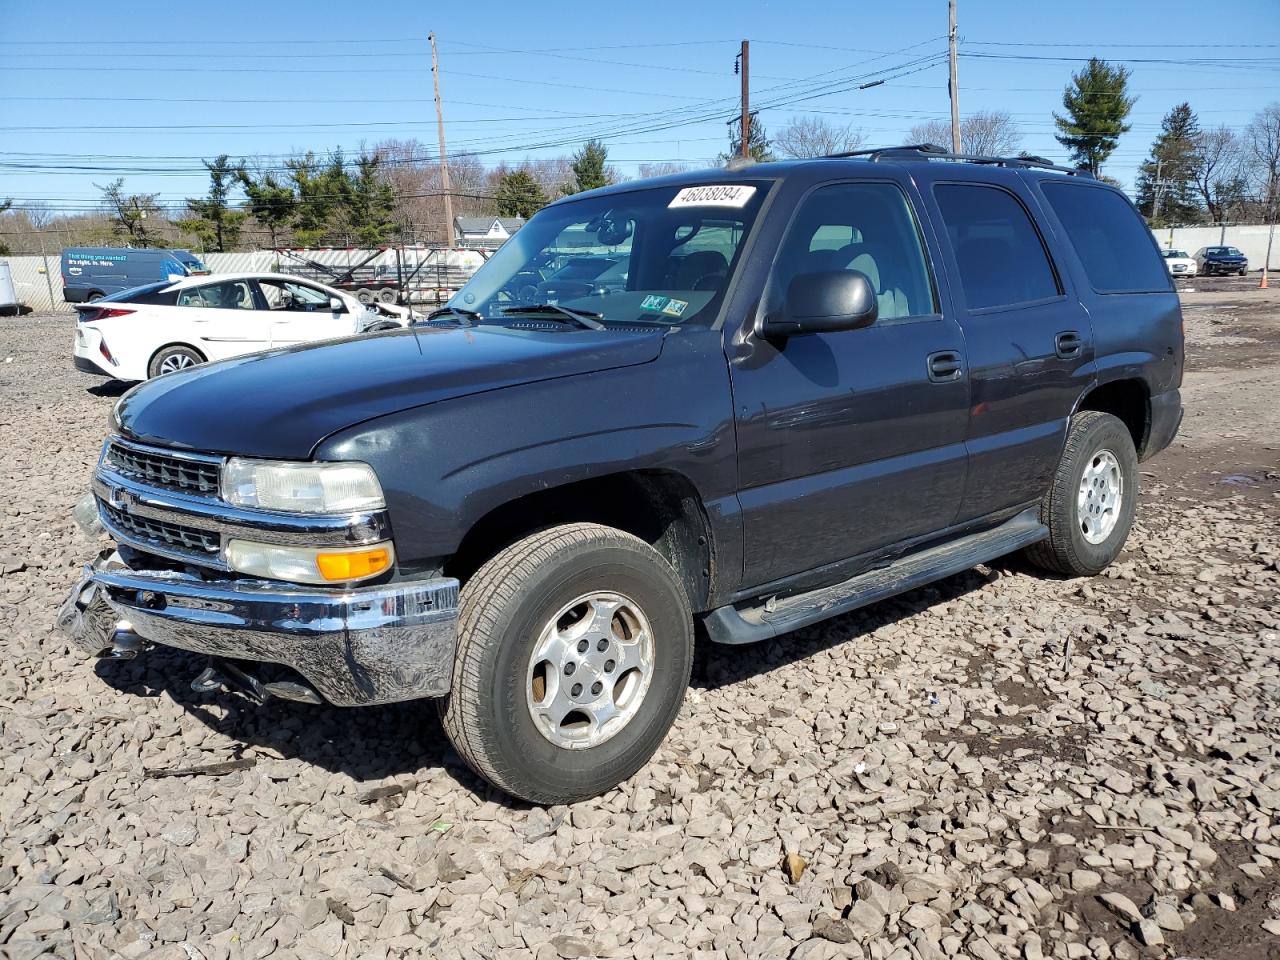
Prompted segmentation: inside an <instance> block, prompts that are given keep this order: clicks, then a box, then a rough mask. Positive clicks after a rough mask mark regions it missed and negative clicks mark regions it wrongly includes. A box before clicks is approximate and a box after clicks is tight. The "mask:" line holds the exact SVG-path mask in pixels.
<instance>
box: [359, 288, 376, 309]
mask: <svg viewBox="0 0 1280 960" xmlns="http://www.w3.org/2000/svg"><path fill="white" fill-rule="evenodd" d="M356 299H357V300H359V301H360V302H361V303H363V304H364V305H365V306H366V307H367V306H368V305H369V304H371V303H373V301H374V293H373V291H372V290H357V291H356Z"/></svg>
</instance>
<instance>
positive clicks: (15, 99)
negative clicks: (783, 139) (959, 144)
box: [0, 0, 1280, 209]
mask: <svg viewBox="0 0 1280 960" xmlns="http://www.w3.org/2000/svg"><path fill="white" fill-rule="evenodd" d="M362 9H364V10H367V11H368V16H367V17H362V16H361V15H360V11H361V10H362ZM959 9H960V17H959V22H960V31H959V32H960V36H961V38H962V46H961V61H960V87H961V109H962V112H963V113H969V112H973V111H977V110H984V109H985V110H992V109H999V110H1006V111H1008V112H1010V113H1011V114H1012V115H1013V117H1014V119H1015V121H1016V122H1017V124H1018V126H1019V128H1020V130H1021V132H1022V134H1023V143H1024V147H1025V148H1026V149H1028V150H1030V151H1031V152H1033V153H1039V154H1043V155H1045V156H1048V157H1050V158H1054V159H1059V160H1062V159H1065V155H1064V153H1063V151H1062V149H1061V148H1060V147H1059V145H1058V144H1057V143H1056V142H1055V141H1054V140H1053V136H1052V134H1053V127H1052V120H1051V117H1050V114H1051V112H1052V111H1053V110H1054V109H1055V108H1058V107H1059V106H1060V98H1061V90H1062V87H1063V85H1064V84H1065V83H1066V81H1067V79H1068V77H1069V75H1070V73H1071V72H1072V70H1074V69H1077V68H1078V67H1079V65H1080V64H1079V63H1078V62H1076V61H1077V60H1079V59H1082V58H1087V57H1088V56H1090V55H1098V56H1103V57H1105V58H1107V59H1110V60H1115V61H1127V62H1129V65H1130V67H1131V69H1132V70H1133V80H1132V84H1133V89H1134V91H1135V92H1136V93H1137V94H1138V95H1139V98H1140V99H1139V101H1138V104H1137V106H1136V107H1135V108H1134V112H1133V115H1132V117H1131V122H1132V123H1133V130H1132V132H1130V133H1129V134H1127V135H1126V136H1125V137H1124V138H1123V139H1122V140H1121V142H1120V146H1119V149H1118V150H1117V151H1116V153H1115V154H1114V155H1113V156H1112V158H1111V159H1110V160H1109V161H1108V163H1107V164H1106V166H1105V167H1104V172H1106V173H1108V174H1110V175H1111V176H1114V177H1116V178H1118V179H1119V180H1121V181H1122V182H1123V183H1125V184H1126V185H1127V186H1128V185H1131V184H1132V181H1133V177H1134V172H1135V167H1136V165H1137V164H1138V162H1139V161H1140V160H1141V159H1142V158H1143V157H1144V156H1145V154H1146V152H1147V149H1148V147H1149V145H1150V142H1151V139H1152V137H1153V136H1154V134H1155V133H1156V131H1157V129H1158V126H1159V122H1160V118H1161V117H1162V115H1163V114H1164V113H1165V111H1167V110H1168V109H1169V107H1171V106H1172V105H1174V104H1176V103H1178V102H1180V101H1182V100H1184V99H1185V100H1189V101H1190V103H1191V105H1192V107H1193V108H1194V109H1195V110H1196V111H1197V113H1198V114H1199V117H1200V121H1201V124H1202V125H1203V126H1206V127H1207V126H1216V125H1218V124H1226V125H1228V126H1231V127H1235V128H1239V127H1241V126H1243V125H1244V124H1245V123H1246V122H1247V121H1248V119H1249V117H1250V116H1251V115H1252V114H1253V113H1254V111H1256V110H1257V109H1258V108H1260V107H1262V106H1264V105H1265V104H1267V103H1269V102H1271V101H1274V100H1277V99H1280V16H1278V15H1280V4H1277V2H1276V0H1238V2H1235V3H1233V4H1231V5H1230V12H1229V14H1228V15H1223V16H1217V15H1213V16H1209V17H1206V16H1204V13H1205V9H1206V8H1205V5H1204V4H1203V3H1201V2H1182V0H1165V2H1145V0H1143V2H1134V0H1109V2H1098V0H1073V2H1070V3H1028V2H1026V0H981V2H979V0H960V4H959ZM1211 9H1214V10H1218V11H1222V10H1224V9H1225V8H1223V7H1221V6H1220V5H1214V6H1211ZM946 27H947V4H946V0H927V2H924V0H895V2H892V3H867V2H861V3H859V2H853V3H850V2H845V3H815V2H809V3H800V2H794V0H793V2H791V3H786V2H774V3H770V2H752V0H736V2H727V0H700V2H696V3H692V2H688V0H685V2H679V3H677V2H669V0H647V2H644V3H637V4H626V3H612V4H611V3H591V4H587V3H556V4H550V3H543V4H529V3H513V2H507V0H489V2H472V3H463V2H460V3H430V4H428V3H422V2H405V0H382V2H380V3H377V4H371V5H368V6H366V7H363V8H362V7H361V6H360V5H358V4H353V3H350V2H344V3H337V2H329V0H311V2H308V3H305V4H302V3H297V2H290V3H270V2H257V3H248V2H244V0H230V2H227V0H223V2H219V3H214V4H209V3H206V4H194V5H191V4H185V5H175V4H173V3H172V2H165V3H159V2H151V0H131V2H128V3H114V4H99V3H84V2H71V3H66V4H62V5H60V6H59V7H58V8H57V10H56V13H51V11H50V8H49V7H47V6H46V5H43V4H35V3H30V2H27V0H0V164H2V165H3V166H0V198H4V197H10V196H11V197H14V198H16V202H17V203H18V204H22V203H23V202H25V201H28V200H35V199H40V200H48V201H51V206H53V207H55V208H68V209H70V208H74V207H76V206H84V205H86V204H91V203H92V202H93V201H94V200H96V199H97V198H98V196H99V192H98V191H97V190H95V188H94V186H93V184H94V183H95V182H97V183H106V182H108V181H110V180H111V179H112V178H113V177H114V176H116V175H125V176H126V188H127V189H128V190H129V191H130V192H144V191H146V192H151V191H155V192H158V193H160V201H161V202H162V203H165V202H174V201H178V200H181V198H183V197H186V196H192V195H199V194H201V193H202V192H203V191H204V188H205V186H206V183H207V178H206V177H205V176H204V175H203V174H202V173H201V172H199V171H200V165H199V159H198V158H200V157H210V156H213V155H215V154H217V153H219V152H227V153H230V154H231V155H232V156H233V157H240V156H250V157H251V156H254V155H262V156H266V157H270V158H272V159H273V160H275V159H277V158H279V157H280V156H282V155H286V154H289V153H291V152H295V151H301V150H306V149H314V150H317V151H325V150H328V149H330V148H332V147H335V146H341V147H344V148H346V149H347V150H349V151H355V150H357V149H358V148H359V146H360V145H361V143H362V142H363V143H367V144H372V143H374V142H376V141H378V140H381V139H384V138H387V137H399V138H408V137H417V138H419V139H420V140H422V141H423V142H424V143H425V144H428V145H429V147H430V148H431V150H432V152H434V144H435V136H436V133H435V122H434V119H435V118H434V108H433V104H432V99H431V75H430V69H429V67H430V57H429V53H428V46H427V40H426V37H427V34H428V32H430V31H431V30H434V31H435V32H436V34H437V36H438V38H439V47H440V55H441V63H442V69H443V93H444V97H445V110H446V113H445V117H446V131H447V135H448V138H449V149H450V152H451V153H453V152H460V151H463V150H472V151H475V152H478V153H480V155H481V156H482V157H483V159H484V160H486V161H487V162H490V163H492V162H496V161H498V160H503V159H505V160H508V161H518V160H520V159H522V158H524V157H532V158H538V157H547V156H553V155H555V154H558V153H567V152H569V151H570V150H572V149H573V146H574V144H575V143H578V142H581V140H583V139H585V138H586V137H587V136H589V135H591V134H599V135H603V136H604V138H605V139H606V142H607V143H608V144H609V148H610V159H611V161H612V162H614V163H615V164H616V165H617V166H619V167H620V168H621V169H622V171H623V172H624V173H627V174H634V173H635V170H636V167H637V166H638V164H639V163H641V162H654V161H663V160H672V161H683V162H687V163H693V164H704V163H707V162H709V161H711V160H713V158H714V157H715V155H716V154H717V153H718V152H719V151H721V150H722V149H724V145H725V130H726V128H725V120H726V119H727V118H728V117H729V116H731V115H733V113H734V111H735V109H736V102H737V95H738V78H737V77H735V76H734V73H733V62H734V57H735V55H736V54H737V52H738V41H739V40H740V39H742V38H747V39H750V40H751V67H752V90H753V94H752V95H753V104H754V105H759V106H761V107H762V108H763V109H762V114H761V118H762V120H763V122H764V124H765V125H766V128H768V129H774V130H776V129H777V128H778V127H780V126H782V125H783V124H784V123H785V122H786V121H787V119H788V118H790V117H791V116H793V115H796V114H800V113H803V112H817V113H818V114H819V115H820V116H822V117H823V118H824V119H826V120H829V121H832V122H835V123H846V122H847V123H852V124H854V125H855V126H858V127H861V128H862V129H863V130H864V131H865V132H866V134H867V137H868V142H869V143H871V144H873V145H874V144H890V143H897V142H902V141H903V140H904V138H905V137H906V134H907V130H908V129H909V128H910V127H911V126H912V125H913V124H914V123H917V122H919V121H920V120H922V119H931V118H944V117H946V116H947V113H948V103H947V88H946V65H945V62H938V63H932V64H931V62H930V61H929V60H928V59H927V58H930V57H933V56H934V55H936V54H941V53H944V52H945V49H946V41H945V34H946ZM1009 58H1017V59H1009ZM1188 60H1195V61H1199V62H1197V63H1186V62H1185V61H1188ZM1169 61H1179V62H1169ZM880 78H885V79H886V82H885V83H883V84H881V85H879V86H876V87H873V88H870V89H865V90H857V89H856V87H857V85H858V84H859V83H860V82H867V81H869V80H874V79H880ZM801 97H804V99H799V98H801ZM787 101H793V102H790V103H788V102H787ZM540 144H557V145H553V146H548V147H546V148H545V149H538V148H537V147H538V145H540ZM30 167H38V168H42V169H30ZM50 167H53V168H56V169H49V168H50ZM84 168H92V169H84Z"/></svg>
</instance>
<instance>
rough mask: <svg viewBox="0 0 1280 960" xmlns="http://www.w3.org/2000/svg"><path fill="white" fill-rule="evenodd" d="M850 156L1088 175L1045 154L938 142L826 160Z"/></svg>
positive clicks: (857, 152)
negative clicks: (955, 148) (1008, 153)
mask: <svg viewBox="0 0 1280 960" xmlns="http://www.w3.org/2000/svg"><path fill="white" fill-rule="evenodd" d="M848 157H866V158H867V159H868V160H871V161H872V162H875V161H878V160H959V161H962V162H964V163H986V164H990V165H992V166H998V167H1030V168H1034V169H1036V170H1055V171H1057V172H1058V173H1066V174H1070V175H1071V176H1076V177H1089V178H1090V179H1092V176H1093V175H1092V174H1091V173H1089V171H1088V170H1082V169H1078V168H1076V167H1063V166H1059V165H1058V164H1056V163H1050V162H1049V161H1048V160H1046V159H1045V158H1044V157H1035V156H1031V155H1029V154H1028V155H1027V156H1022V157H989V156H986V155H984V154H979V153H952V152H951V151H950V150H948V149H946V147H940V146H938V145H937V144H936V143H909V144H904V145H902V146H898V147H870V148H866V149H862V150H846V151H844V152H842V153H829V154H827V155H826V159H830V160H835V159H841V158H848Z"/></svg>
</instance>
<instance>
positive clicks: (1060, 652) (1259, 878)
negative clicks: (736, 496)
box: [0, 282, 1280, 960]
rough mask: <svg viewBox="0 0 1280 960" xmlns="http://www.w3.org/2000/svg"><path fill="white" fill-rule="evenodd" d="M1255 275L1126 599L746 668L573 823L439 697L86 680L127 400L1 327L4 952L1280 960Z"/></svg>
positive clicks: (1209, 354) (1133, 549)
mask: <svg viewBox="0 0 1280 960" xmlns="http://www.w3.org/2000/svg"><path fill="white" fill-rule="evenodd" d="M1254 285H1256V284H1251V285H1248V286H1246V285H1245V284H1234V285H1232V284H1230V283H1227V282H1218V283H1217V284H1215V289H1214V290H1208V291H1206V290H1203V289H1197V290H1196V292H1194V293H1187V294H1185V295H1184V299H1185V302H1186V305H1187V311H1186V312H1187V329H1188V338H1189V341H1190V343H1191V345H1192V346H1191V350H1192V354H1193V355H1192V360H1191V372H1190V373H1189V375H1188V378H1187V384H1186V387H1185V394H1186V399H1187V403H1188V417H1187V423H1186V427H1185V430H1184V434H1183V437H1182V438H1181V439H1180V441H1179V442H1178V443H1177V444H1175V446H1174V447H1173V448H1171V449H1170V450H1169V451H1168V452H1166V453H1165V454H1164V455H1162V456H1161V457H1160V458H1157V459H1156V460H1154V461H1151V462H1149V463H1147V464H1144V465H1143V476H1142V479H1143V484H1144V491H1143V502H1142V504H1141V506H1140V510H1139V522H1138V526H1137V528H1136V530H1135V531H1134V534H1133V536H1132V538H1131V540H1130V546H1129V548H1128V549H1127V551H1126V553H1125V554H1124V556H1123V557H1122V559H1121V560H1120V561H1119V562H1118V563H1116V564H1115V565H1114V566H1113V567H1112V568H1111V569H1110V570H1109V571H1107V574H1106V575H1105V576H1103V577H1100V578H1097V579H1094V580H1089V581H1079V580H1075V581H1067V580H1057V579H1052V578H1050V577H1046V576H1043V575H1040V574H1036V573H1034V572H1032V571H1030V570H1029V569H1027V568H1026V567H1024V566H1022V565H1021V564H1020V563H1019V562H1017V561H1006V562H1002V563H999V564H995V565H992V566H988V567H981V568H978V569H976V570H973V571H970V572H968V573H965V574H961V575H959V576H956V577H953V578H951V579H949V580H946V581H943V582H942V583H940V584H937V585H935V586H933V587H930V588H926V589H923V590H917V591H915V592H913V593H910V594H907V595H905V596H903V597H900V598H898V599H895V600H892V601H888V602H885V603H882V604H879V605H877V606H875V607H873V608H869V609H867V610H864V611H861V612H859V613H857V614H853V615H850V616H846V617H841V618H839V619H837V620H833V621H830V622H829V623H826V624H823V625H821V626H818V627H814V628H810V629H807V630H804V631H801V632H799V633H796V634H794V635H792V636H790V637H788V638H786V639H785V640H783V641H781V642H778V643H776V644H774V645H772V646H759V647H753V648H749V649H745V650H742V649H733V650H727V651H726V650H711V651H709V654H708V658H707V664H706V667H705V670H704V671H703V675H702V677H701V678H700V679H698V681H697V682H696V683H695V686H694V688H693V689H692V690H691V691H690V694H689V696H688V699H687V703H686V706H685V708H684V710H683V711H682V713H681V716H680V718H679V720H678V722H677V724H676V727H675V729H674V731H673V732H672V734H671V736H670V737H669V738H668V739H667V741H666V743H665V744H664V746H663V747H662V748H661V750H660V751H659V752H658V754H657V756H656V757H655V759H654V760H653V762H652V763H650V764H649V766H648V767H647V768H646V769H645V770H644V771H642V772H641V773H640V774H639V775H638V776H637V777H635V778H634V779H633V780H632V781H631V782H629V783H627V784H625V785H624V786H622V787H621V788H619V789H617V790H615V791H613V792H612V793H610V794H608V795H606V796H604V797H602V798H600V799H598V800H594V801H590V802H586V803H582V804H578V805H576V806H574V807H572V808H560V807H552V808H547V809H544V808H537V807H529V806H526V805H518V804H513V803H511V802H510V801H508V800H507V799H506V798H504V797H503V796H501V795H499V794H497V793H496V792H494V791H492V790H490V789H489V788H487V787H486V786H485V785H484V784H483V783H481V782H480V781H479V780H477V779H476V778H475V777H473V776H471V775H470V774H469V773H468V772H467V771H466V770H465V768H463V767H462V765H461V764H460V762H459V761H458V759H457V758H456V757H455V756H454V754H453V753H452V752H451V750H450V749H449V748H448V746H447V745H446V744H445V743H444V741H443V736H442V734H441V731H440V728H439V725H438V724H437V722H436V721H435V719H434V711H433V710H431V709H424V708H423V707H420V706H414V705H402V706H397V707H388V708H369V709H363V710H351V711H343V710H339V709H331V708H317V707H306V706H302V705H296V704H276V705H272V706H268V707H264V708H254V707H252V706H249V705H248V704H246V703H245V702H243V701H240V700H237V699H236V698H234V697H230V696H225V695H224V696H201V695H197V694H194V693H192V692H191V691H190V689H189V687H188V683H189V681H190V679H191V678H192V677H193V676H194V674H195V673H196V672H197V670H198V664H197V662H196V660H195V658H193V657H190V656H187V655H185V654H179V653H176V652H164V651H160V652H154V653H152V654H149V655H147V656H146V657H143V658H140V659H138V660H135V661H132V662H106V661H98V662H96V663H95V662H85V661H83V660H81V659H78V658H77V657H75V656H73V655H71V654H70V652H69V650H68V648H67V646H66V644H65V643H64V642H63V641H62V640H61V639H59V637H58V636H57V635H55V633H54V632H53V630H52V628H51V623H52V620H53V616H54V612H55V609H56V607H57V605H58V603H59V602H60V601H61V599H62V598H63V596H64V593H65V591H66V590H67V588H68V586H69V584H70V582H71V581H72V580H73V578H74V576H75V573H76V570H77V568H78V567H79V565H80V564H82V563H83V562H85V561H86V560H87V559H89V558H90V556H91V555H92V554H93V552H94V551H95V548H96V547H95V544H92V543H90V542H89V541H88V540H87V539H85V537H84V536H83V535H82V534H80V533H79V532H78V531H77V530H76V529H75V528H74V526H73V525H72V523H71V520H70V518H69V510H70V507H71V506H72V504H73V503H74V502H75V501H76V499H77V498H78V497H79V496H80V495H81V493H82V491H83V490H84V489H85V487H86V481H87V479H88V476H89V473H90V470H91V467H92V463H93V461H94V459H95V457H96V454H97V449H98V445H99V443H100V441H101V437H102V435H103V432H104V429H105V427H104V423H105V418H106V415H107V411H108V409H109V406H110V404H111V403H112V402H114V397H115V396H116V395H118V392H119V391H118V390H112V389H103V388H101V387H98V386H94V384H95V381H94V380H92V379H91V378H86V377H83V376H82V375H79V374H77V373H75V371H74V370H73V369H72V368H71V364H70V360H69V350H70V337H71V327H72V322H71V321H70V320H69V319H67V318H65V317H46V318H25V319H22V320H0V446H2V447H3V449H4V450H5V457H4V460H3V464H2V465H0V481H3V482H2V484H0V489H2V490H3V492H2V493H0V535H2V539H0V637H2V638H3V647H2V649H3V650H4V652H5V654H6V659H5V662H4V666H3V667H2V668H0V764H2V768H3V772H2V773H0V825H2V826H3V832H2V839H0V953H3V954H4V955H5V956H8V957H12V958H31V957H36V956H39V955H41V954H42V953H51V954H54V955H57V956H63V957H72V956H75V957H88V958H97V957H115V956H122V957H140V956H148V957H156V958H174V960H197V958H201V957H203V958H209V960H214V958H223V957H236V958H240V957H245V958H260V957H267V956H273V957H280V958H287V957H300V958H322V957H323V958H355V957H400V956H431V957H484V958H493V957H525V956H532V957H538V958H556V957H563V958H572V957H593V956H608V957H638V958H647V957H652V956H670V957H688V956H696V957H705V958H726V960H729V958H739V957H787V956H789V957H797V958H806V960H820V958H828V957H855V958H857V957H869V958H873V960H884V958H892V960H907V958H926V960H933V958H940V957H950V956H956V957H974V958H978V960H991V958H998V957H1021V958H1025V960H1036V958H1038V957H1042V956H1043V957H1061V958H1086V957H1092V958H1098V960H1105V958H1108V957H1116V958H1132V957H1139V956H1151V957H1183V956H1185V957H1204V958H1210V957H1232V958H1233V960H1252V958H1263V957H1277V956H1280V919H1277V918H1278V917H1280V880H1278V878H1280V820H1278V819H1277V818H1278V817H1280V763H1278V757H1280V754H1278V752H1277V751H1278V744H1277V733H1278V732H1280V643H1278V637H1277V632H1278V630H1280V612H1278V609H1280V603H1278V602H1277V601H1278V599H1280V466H1278V464H1277V458H1278V456H1280V454H1278V453H1277V451H1278V450H1280V423H1277V420H1276V417H1277V412H1276V411H1277V406H1278V405H1277V404H1276V402H1275V399H1274V397H1275V392H1274V384H1275V383H1276V382H1277V380H1280V297H1277V296H1275V293H1276V291H1270V293H1269V294H1267V293H1260V292H1258V291H1256V290H1254V289H1252V286H1254ZM228 761H231V763H230V765H229V766H223V767H221V768H208V767H209V765H211V764H216V763H225V762H228ZM193 768H194V769H193ZM201 768H208V769H201Z"/></svg>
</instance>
